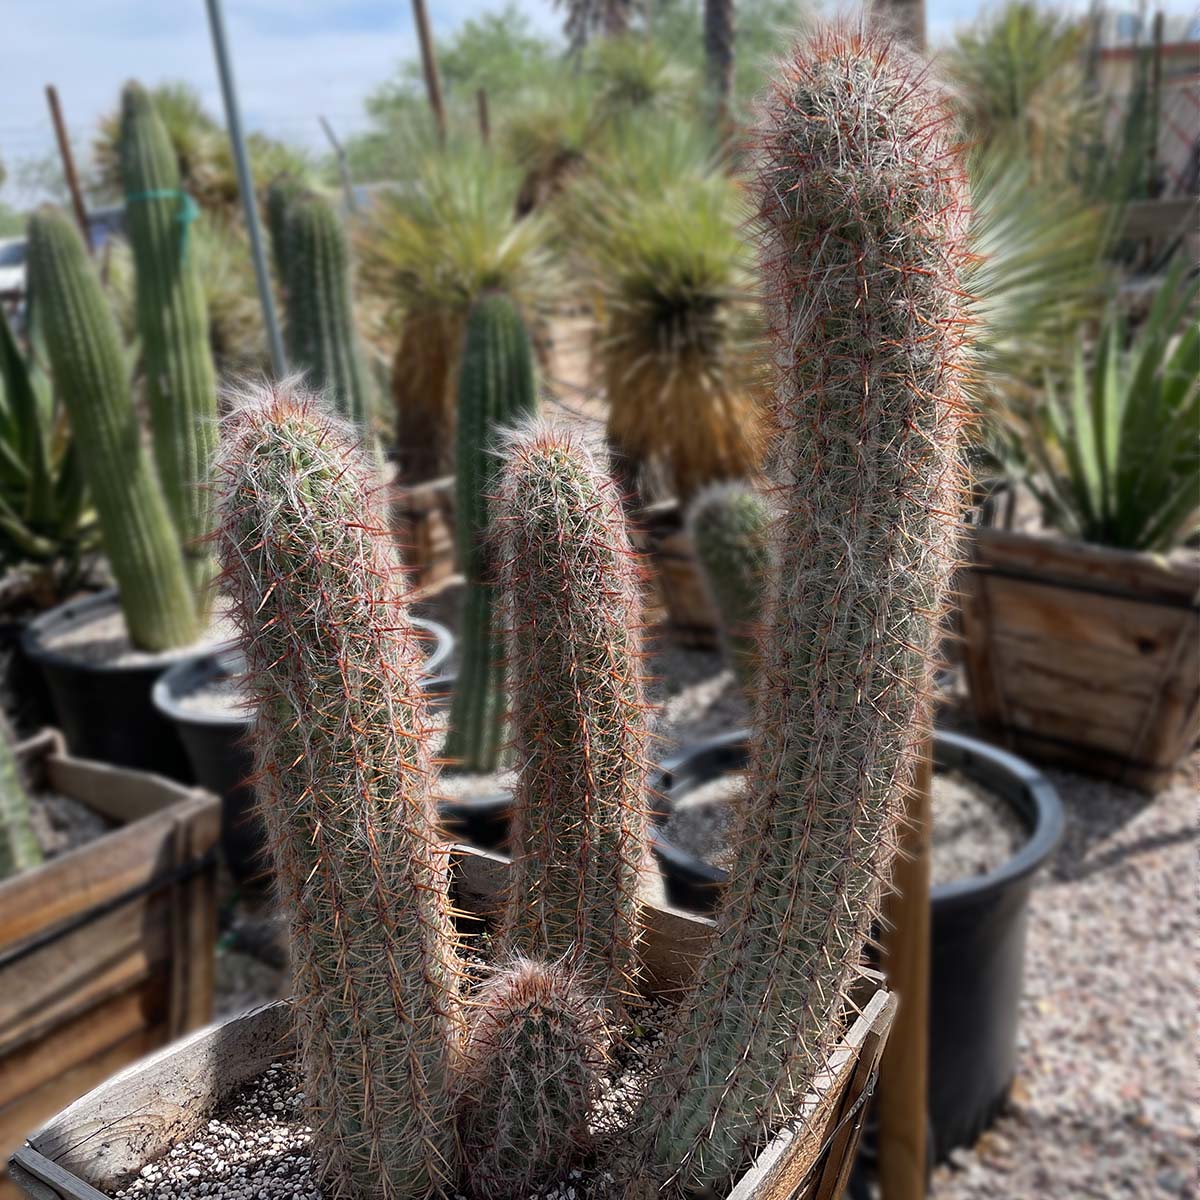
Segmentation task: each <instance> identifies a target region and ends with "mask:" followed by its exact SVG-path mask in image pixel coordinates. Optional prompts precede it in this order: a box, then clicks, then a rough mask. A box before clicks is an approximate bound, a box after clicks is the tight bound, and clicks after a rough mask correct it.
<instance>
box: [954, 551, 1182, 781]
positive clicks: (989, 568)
mask: <svg viewBox="0 0 1200 1200" xmlns="http://www.w3.org/2000/svg"><path fill="white" fill-rule="evenodd" d="M965 582H966V587H965V595H964V599H963V613H962V625H963V635H964V645H963V658H964V662H965V664H966V669H967V677H968V680H969V682H970V688H971V702H972V705H973V707H974V710H975V717H976V720H977V721H978V723H979V726H980V729H981V730H982V731H983V733H984V734H985V735H986V736H988V737H990V738H992V739H993V740H995V741H997V742H1000V743H1001V744H1003V745H1006V746H1008V747H1010V748H1011V749H1013V750H1015V751H1017V753H1019V754H1023V755H1025V756H1027V757H1029V758H1031V759H1034V760H1036V761H1038V762H1048V763H1057V764H1061V765H1063V766H1066V767H1070V768H1072V769H1074V770H1078V771H1082V772H1084V773H1085V774H1090V775H1099V776H1102V777H1104V778H1107V779H1113V780H1116V781H1117V782H1119V783H1124V784H1127V785H1129V786H1131V787H1135V788H1139V789H1141V790H1142V791H1145V792H1156V791H1158V790H1159V789H1161V788H1162V787H1164V786H1165V785H1166V784H1167V782H1168V781H1169V780H1170V778H1171V774H1172V772H1173V771H1174V769H1175V767H1176V766H1177V765H1178V764H1179V762H1180V760H1181V759H1182V758H1183V757H1184V756H1185V755H1186V754H1187V753H1188V751H1189V750H1190V749H1191V747H1192V746H1193V745H1194V744H1195V742H1196V739H1197V737H1200V557H1198V556H1197V555H1195V554H1194V553H1191V554H1184V555H1180V556H1177V557H1173V558H1172V559H1170V560H1164V559H1162V558H1160V557H1158V556H1156V555H1150V554H1138V553H1133V552H1131V551H1126V550H1112V549H1108V548H1107V547H1103V546H1092V545H1088V544H1086V543H1082V542H1068V541H1061V540H1057V539H1053V538H1043V537H1034V536H1031V535H1029V534H1023V533H1012V532H1007V531H1004V530H999V529H987V528H983V529H979V530H977V531H976V532H975V538H974V544H973V554H972V559H971V564H970V568H969V570H968V571H967V572H966V581H965Z"/></svg>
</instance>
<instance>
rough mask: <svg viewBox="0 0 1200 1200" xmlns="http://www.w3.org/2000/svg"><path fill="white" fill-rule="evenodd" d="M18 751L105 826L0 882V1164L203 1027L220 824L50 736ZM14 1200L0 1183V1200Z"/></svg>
mask: <svg viewBox="0 0 1200 1200" xmlns="http://www.w3.org/2000/svg"><path fill="white" fill-rule="evenodd" d="M18 754H19V757H20V759H21V760H22V762H23V764H24V767H25V769H26V772H27V774H28V777H29V781H30V785H31V786H32V787H33V788H34V789H35V790H38V789H42V790H50V791H54V792H57V793H58V794H60V795H64V796H69V797H71V798H72V799H74V800H77V801H79V802H80V803H82V804H85V805H86V806H87V807H88V808H90V809H92V810H93V811H94V812H96V813H98V814H100V815H101V816H103V817H105V818H107V819H108V820H109V821H111V822H114V823H115V825H116V828H113V829H111V830H109V831H108V832H107V833H105V834H103V835H102V836H100V837H99V838H97V839H96V840H94V841H92V842H88V843H87V844H86V845H83V846H80V847H78V848H77V849H75V850H71V851H68V852H67V853H64V854H62V855H61V856H59V857H58V858H54V859H51V860H50V861H49V862H47V863H45V864H44V865H43V866H40V867H37V868H35V869H33V870H30V871H24V872H22V873H21V874H19V875H15V876H13V877H12V878H10V879H6V880H5V881H4V882H2V883H0V1150H3V1152H4V1158H7V1156H8V1154H9V1153H11V1151H12V1150H13V1149H15V1148H16V1147H17V1146H19V1145H20V1143H21V1139H22V1138H23V1137H24V1136H25V1134H26V1133H28V1132H29V1130H30V1129H32V1128H34V1127H35V1126H36V1125H37V1124H38V1123H39V1122H41V1121H44V1120H45V1119H46V1118H47V1117H49V1116H51V1115H52V1114H53V1113H55V1112H57V1111H58V1109H60V1108H61V1107H62V1106H63V1105H64V1104H66V1103H68V1102H69V1101H70V1100H72V1099H73V1098H75V1097H77V1096H79V1095H81V1094H82V1093H84V1092H86V1091H87V1090H88V1089H89V1088H91V1087H94V1086H95V1085H96V1084H97V1083H99V1082H101V1081H102V1080H104V1079H107V1078H108V1077H109V1076H110V1075H112V1074H113V1072H114V1071H117V1070H120V1069H121V1068H122V1067H124V1066H126V1065H127V1064H128V1063H131V1062H134V1061H136V1060H137V1059H139V1058H141V1057H142V1056H143V1055H145V1054H148V1053H149V1052H150V1051H152V1050H155V1049H157V1048H158V1047H160V1046H162V1045H164V1044H165V1043H167V1042H170V1041H172V1040H173V1039H175V1038H178V1037H180V1036H181V1035H182V1034H185V1033H187V1032H189V1031H191V1030H193V1029H196V1028H198V1027H199V1026H201V1025H203V1024H204V1023H205V1022H206V1021H209V1020H211V1018H212V991H213V956H214V949H215V944H216V932H217V899H216V887H217V860H216V844H217V838H218V836H219V834H220V827H221V810H220V804H219V803H218V802H217V800H216V798H215V797H212V796H209V795H208V794H207V793H205V792H200V791H197V790H194V789H189V788H185V787H181V786H180V785H178V784H176V783H172V782H170V781H168V780H166V779H163V778H161V777H159V776H156V775H148V774H145V773H142V772H136V771H129V770H123V769H119V768H116V767H110V766H107V765H104V764H101V763H95V762H88V761H85V760H82V759H77V758H73V757H71V756H70V755H69V754H67V753H66V749H65V745H64V742H63V740H62V737H61V735H60V734H58V733H57V732H56V731H45V732H43V733H41V734H39V735H38V736H37V737H35V738H32V739H30V740H29V741H27V742H24V743H22V744H21V745H20V746H19V747H18ZM0 1161H3V1160H2V1159H0ZM21 1194H22V1193H21V1192H20V1191H19V1190H18V1188H17V1187H16V1185H15V1184H14V1183H13V1182H12V1180H11V1179H7V1178H4V1177H3V1176H0V1198H2V1200H15V1198H16V1197H18V1196H20V1195H21Z"/></svg>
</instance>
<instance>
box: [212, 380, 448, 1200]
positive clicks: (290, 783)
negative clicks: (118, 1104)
mask: <svg viewBox="0 0 1200 1200" xmlns="http://www.w3.org/2000/svg"><path fill="white" fill-rule="evenodd" d="M355 440H356V439H355V437H354V435H353V431H352V430H350V429H349V428H347V427H343V426H341V425H340V424H336V423H335V422H334V420H333V419H332V418H330V417H327V416H325V415H324V414H323V413H322V412H321V411H320V410H319V409H318V408H316V407H315V406H314V405H313V404H312V403H311V402H310V401H308V400H307V399H305V398H304V397H303V396H300V395H297V394H295V393H294V392H293V391H292V390H291V389H290V388H289V387H287V386H281V387H280V388H279V389H277V390H275V391H271V390H264V391H263V392H262V393H260V394H256V395H254V396H252V397H250V398H249V400H248V402H247V403H246V404H245V405H244V406H243V407H241V408H240V409H238V410H237V411H235V412H234V413H233V414H232V415H231V416H230V417H229V418H228V428H227V430H226V434H225V442H224V448H223V454H222V471H223V475H224V479H223V487H222V490H223V495H222V499H221V505H220V517H221V523H220V532H219V545H220V551H221V557H222V560H223V562H224V565H225V568H226V576H227V583H228V588H229V592H230V594H231V596H232V598H233V601H234V615H235V617H236V620H237V623H238V625H239V627H240V632H241V637H242V645H243V648H244V651H245V654H246V660H247V667H248V675H249V683H250V687H251V689H252V694H253V695H254V696H255V697H256V699H257V703H258V709H257V718H256V723H255V735H254V740H255V762H256V767H257V772H258V775H257V778H258V794H259V802H260V806H261V811H262V814H263V817H264V820H265V823H266V826H267V830H268V834H269V840H270V843H271V850H272V857H273V862H274V867H275V875H276V878H277V880H278V886H279V890H280V895H281V899H282V902H283V904H284V905H285V907H286V909H287V911H288V912H289V914H290V917H291V937H292V947H293V954H292V961H293V976H294V987H295V995H296V1005H297V1015H298V1020H299V1025H300V1032H301V1044H302V1048H303V1050H302V1057H303V1065H304V1072H305V1096H306V1099H307V1103H308V1106H309V1109H310V1112H311V1122H312V1124H313V1126H314V1129H315V1131H316V1142H317V1148H318V1154H319V1155H320V1158H321V1161H322V1165H323V1169H324V1187H325V1189H326V1191H325V1195H326V1196H330V1197H338V1198H354V1200H365V1198H366V1197H372V1198H376V1197H378V1198H382V1200H401V1198H405V1200H408V1198H413V1197H421V1198H424V1197H425V1196H426V1195H427V1194H428V1193H429V1192H432V1191H436V1190H437V1188H438V1186H439V1185H441V1184H443V1183H445V1182H446V1181H447V1180H449V1179H452V1178H453V1177H454V1175H455V1173H456V1163H455V1147H454V1125H453V1112H452V1100H451V1091H450V1081H449V1071H450V1068H451V1064H452V1061H453V1057H454V1053H455V1046H456V1044H457V1042H458V1040H459V1038H460V1036H461V1013H460V1011H459V1009H460V1001H459V990H460V984H461V967H460V963H459V958H458V951H457V944H456V940H455V934H454V932H453V927H452V923H451V913H450V904H449V899H448V872H447V860H446V856H445V852H444V849H443V848H442V847H441V846H440V844H439V835H438V827H437V815H436V809H435V803H434V799H433V792H432V780H433V771H432V764H431V756H430V746H431V734H430V730H429V728H428V724H427V718H426V712H425V706H424V701H423V699H422V693H421V688H420V673H421V659H422V655H421V650H420V644H419V641H418V638H417V636H416V634H415V632H414V630H413V628H412V626H411V625H410V624H409V622H408V619H407V616H406V615H405V612H404V609H403V607H402V605H401V603H400V585H401V582H402V581H401V579H400V575H399V567H398V565H397V562H396V559H395V555H394V550H393V548H392V545H391V540H390V538H389V536H388V534H387V533H386V530H385V525H384V521H383V516H382V513H381V512H380V511H379V504H378V503H377V493H376V489H375V479H374V476H373V472H372V470H371V467H370V464H369V463H368V462H367V461H366V460H365V459H364V458H363V457H361V456H360V455H359V453H358V451H357V450H356V449H354V442H355Z"/></svg>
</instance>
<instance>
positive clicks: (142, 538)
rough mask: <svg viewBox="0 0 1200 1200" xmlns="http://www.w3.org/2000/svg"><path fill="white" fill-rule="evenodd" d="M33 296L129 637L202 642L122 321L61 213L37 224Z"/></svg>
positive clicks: (165, 645)
mask: <svg viewBox="0 0 1200 1200" xmlns="http://www.w3.org/2000/svg"><path fill="white" fill-rule="evenodd" d="M29 294H30V303H31V305H32V306H33V308H34V310H35V313H36V317H35V319H36V320H37V321H38V322H39V325H40V328H41V330H42V332H43V334H44V337H45V342H46V352H47V356H48V358H49V360H50V365H51V368H52V370H53V373H54V381H55V384H56V386H57V388H58V389H59V394H60V395H61V396H62V399H63V403H64V404H65V405H66V409H67V416H68V417H69V419H70V422H71V429H72V432H73V434H74V436H75V443H76V445H77V446H78V447H79V455H80V461H81V462H82V464H83V472H84V475H85V477H86V479H87V483H88V487H89V488H90V490H91V493H92V499H93V500H94V501H95V505H96V511H97V513H98V514H99V517H100V526H101V531H102V533H103V537H104V547H105V550H106V551H107V552H108V558H109V561H110V563H111V564H112V569H113V575H114V576H115V577H116V582H117V586H118V588H119V589H120V594H121V608H122V610H123V611H124V613H125V621H126V624H127V625H128V627H129V636H130V639H131V640H132V642H133V644H134V645H135V646H138V647H139V648H140V649H142V650H149V651H157V650H169V649H172V648H173V647H176V646H186V645H188V644H189V643H191V642H194V641H195V640H196V638H197V637H199V635H200V629H201V626H200V621H199V620H198V617H197V612H196V605H195V602H194V600H193V594H192V588H191V586H190V584H189V581H188V577H187V573H186V571H185V569H184V562H183V555H182V554H181V553H180V549H179V539H178V536H177V534H176V532H175V528H174V526H173V525H172V523H171V518H170V515H169V513H168V511H167V505H166V501H165V500H164V498H163V493H162V489H161V487H160V485H159V481H158V478H157V476H156V475H155V473H154V468H153V466H152V465H151V462H150V458H149V456H148V455H147V454H146V452H145V450H144V448H143V446H142V443H141V437H140V433H139V430H138V421H137V414H136V412H135V411H134V407H133V397H132V395H131V393H130V388H129V371H128V369H127V367H126V365H125V358H124V355H123V354H122V352H121V341H120V335H119V334H118V332H117V326H116V322H115V321H114V319H113V316H112V313H111V312H110V311H109V308H108V305H107V303H106V301H105V298H104V293H103V292H102V291H101V289H100V281H99V279H98V278H97V277H96V272H95V269H94V267H93V266H92V264H91V262H90V261H89V260H88V256H87V253H86V251H85V250H84V248H83V242H82V241H80V238H79V234H78V233H77V232H76V231H75V227H74V226H73V225H72V224H71V222H70V221H68V220H67V218H66V217H65V216H63V215H62V214H61V213H59V212H56V211H55V210H54V209H50V208H43V209H39V210H38V211H37V212H36V213H35V214H34V215H33V216H32V217H31V218H30V221H29Z"/></svg>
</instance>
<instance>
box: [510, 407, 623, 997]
mask: <svg viewBox="0 0 1200 1200" xmlns="http://www.w3.org/2000/svg"><path fill="white" fill-rule="evenodd" d="M507 450H508V454H507V461H506V463H505V466H504V471H503V473H502V476H501V479H500V489H499V495H498V498H497V501H496V504H495V507H494V511H495V533H496V537H497V541H498V545H499V549H500V556H501V559H502V561H503V565H502V567H501V579H502V589H501V590H502V592H503V595H504V597H505V601H506V604H507V607H508V609H509V612H508V618H509V620H508V624H509V627H510V629H511V643H510V653H509V672H510V678H511V681H512V695H513V701H512V710H513V726H514V731H515V741H516V748H517V755H518V760H519V761H518V766H519V768H520V776H519V781H518V783H517V786H516V790H515V791H514V793H513V818H512V856H513V865H512V872H511V876H510V881H511V888H510V894H509V898H508V903H507V906H506V912H505V920H504V934H503V936H502V939H501V940H502V942H504V943H506V944H507V945H509V946H510V948H511V949H513V950H515V951H516V952H518V953H520V954H524V955H529V956H531V957H537V958H549V959H563V960H565V961H570V962H574V963H576V964H577V965H579V966H580V967H581V969H584V970H586V972H587V976H588V979H589V980H590V981H591V983H592V984H593V986H595V987H596V988H597V989H598V990H599V991H600V993H601V995H602V996H603V997H604V998H605V999H606V1000H607V1001H608V1002H609V1003H610V1004H613V1005H616V1006H619V1005H620V1003H621V1002H622V1001H623V1000H624V999H625V998H626V997H627V996H629V995H631V994H632V993H633V992H634V990H635V988H636V980H637V953H636V944H637V940H638V912H637V893H638V882H639V878H640V873H641V868H642V854H643V852H644V849H645V844H646V835H645V799H644V795H643V791H644V787H645V776H646V769H645V751H646V736H647V734H646V717H645V706H644V703H643V694H642V681H641V670H640V667H641V663H640V653H639V639H640V626H641V611H640V607H641V606H640V596H639V592H638V574H637V566H636V563H635V562H634V558H633V552H632V551H631V549H630V546H629V538H628V536H627V534H626V532H625V518H624V515H623V513H622V508H621V498H620V495H619V493H618V491H617V489H616V487H615V486H614V484H613V483H612V480H611V479H610V478H608V476H607V475H605V474H603V473H602V472H601V471H600V469H599V468H598V467H597V465H596V463H595V461H594V459H593V457H592V455H591V453H590V452H589V451H588V450H587V448H586V447H585V446H584V445H583V443H582V442H581V441H580V440H579V438H578V437H576V436H574V435H573V434H572V433H571V432H570V431H568V430H565V429H556V428H554V427H553V426H550V425H548V424H541V423H537V422H533V423H530V424H529V425H527V426H526V427H524V428H522V429H520V430H519V431H517V432H515V433H513V434H511V435H510V437H509V442H508V446H507Z"/></svg>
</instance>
